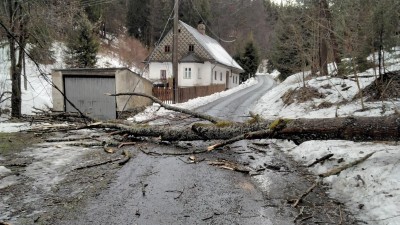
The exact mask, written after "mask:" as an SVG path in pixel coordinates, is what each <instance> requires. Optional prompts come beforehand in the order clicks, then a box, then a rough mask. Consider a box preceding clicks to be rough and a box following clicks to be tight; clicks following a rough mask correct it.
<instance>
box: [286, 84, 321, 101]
mask: <svg viewBox="0 0 400 225" xmlns="http://www.w3.org/2000/svg"><path fill="white" fill-rule="evenodd" d="M313 98H325V95H324V94H322V93H320V92H318V90H317V89H316V88H313V87H301V88H296V89H294V90H289V91H288V92H286V93H285V94H284V95H283V96H282V101H283V102H284V103H285V104H286V105H290V104H292V103H295V102H297V103H303V102H306V101H310V100H312V99H313Z"/></svg>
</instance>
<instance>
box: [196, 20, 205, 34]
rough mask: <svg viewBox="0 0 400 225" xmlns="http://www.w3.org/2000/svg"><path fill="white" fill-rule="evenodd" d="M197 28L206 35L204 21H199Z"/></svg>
mask: <svg viewBox="0 0 400 225" xmlns="http://www.w3.org/2000/svg"><path fill="white" fill-rule="evenodd" d="M197 30H198V31H199V32H200V34H202V35H206V25H204V23H203V22H202V21H200V22H199V23H198V25H197Z"/></svg>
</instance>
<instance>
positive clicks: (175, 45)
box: [172, 0, 179, 103]
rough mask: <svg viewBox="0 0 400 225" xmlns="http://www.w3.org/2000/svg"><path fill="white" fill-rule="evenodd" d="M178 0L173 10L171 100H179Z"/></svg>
mask: <svg viewBox="0 0 400 225" xmlns="http://www.w3.org/2000/svg"><path fill="white" fill-rule="evenodd" d="M178 16H179V0H175V10H174V35H173V47H172V48H173V49H172V70H173V71H172V73H173V100H174V103H178V102H179V94H178V90H179V89H178V24H179V18H178Z"/></svg>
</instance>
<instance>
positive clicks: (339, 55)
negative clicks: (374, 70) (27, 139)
mask: <svg viewBox="0 0 400 225" xmlns="http://www.w3.org/2000/svg"><path fill="white" fill-rule="evenodd" d="M175 2H176V1H173V0H157V1H156V0H100V1H94V0H71V1H62V0H34V1H19V0H5V1H3V2H2V4H1V5H0V28H1V29H0V40H2V41H1V42H0V45H1V46H6V45H8V46H9V47H10V48H9V49H10V51H9V52H10V53H9V55H10V59H11V69H10V74H11V76H10V77H11V80H12V83H13V86H15V87H18V86H20V83H21V76H20V75H21V71H22V66H21V65H22V63H23V59H24V58H25V57H29V58H30V59H32V60H34V61H35V62H37V63H40V64H51V63H52V62H53V61H54V57H53V55H52V54H53V52H52V49H51V46H52V43H53V42H55V41H59V42H63V43H65V45H66V47H67V50H66V51H67V55H68V57H67V59H66V63H67V64H68V65H69V66H70V67H94V66H95V63H96V54H97V53H98V51H101V50H102V49H107V48H113V46H115V43H118V41H117V40H121V39H124V40H125V42H124V45H122V46H119V48H118V51H117V54H120V55H123V57H124V58H125V59H126V61H129V62H130V63H131V64H132V65H135V66H137V67H138V68H144V67H145V65H143V63H142V62H143V61H144V60H145V59H146V57H147V56H148V54H149V52H151V50H152V49H153V48H154V46H156V45H157V43H158V42H159V41H160V39H161V38H162V37H163V36H164V35H166V33H167V32H168V31H169V30H170V29H171V27H172V17H173V9H174V6H176V4H175ZM399 12H400V2H399V1H397V0H296V1H290V0H288V1H280V2H279V1H278V3H277V2H276V1H270V0H252V1H248V0H196V1H195V0H180V1H179V19H180V20H182V21H185V22H186V23H188V24H190V25H192V26H196V25H197V23H198V22H200V21H201V22H203V23H205V24H206V28H207V31H206V32H207V34H208V35H209V36H210V37H212V38H214V39H216V40H218V41H219V42H220V43H221V45H223V46H224V47H225V48H226V49H227V51H228V52H229V53H230V54H231V55H233V56H234V59H236V60H237V61H238V62H239V64H241V66H242V67H243V68H244V69H245V70H246V74H243V75H247V74H254V73H255V71H256V70H257V68H258V65H259V63H260V62H261V59H267V60H268V70H270V71H272V70H274V69H277V70H278V71H279V72H280V73H281V75H280V79H281V80H284V79H285V78H286V77H287V76H288V75H290V74H293V73H295V72H301V71H303V72H304V71H307V70H311V71H312V73H313V74H319V75H327V74H328V64H329V63H331V62H335V64H334V65H335V69H334V71H335V74H336V75H338V76H341V75H344V74H355V75H356V74H357V73H358V72H360V71H363V70H365V69H366V68H370V67H371V65H372V64H373V63H372V60H367V56H369V55H371V54H372V53H374V54H372V55H373V58H374V59H375V61H378V63H377V66H379V67H380V68H381V69H380V70H379V72H380V73H384V72H385V62H384V54H385V52H391V51H395V50H396V48H394V47H395V46H398V45H399V31H400V26H399V24H400V15H399V14H400V13H399ZM20 49H22V51H18V50H20ZM12 93H13V94H12V102H13V103H15V104H13V105H14V106H15V107H16V108H13V109H14V110H13V111H15V112H16V114H14V116H17V115H18V111H20V110H18V105H20V99H18V98H19V97H18V96H20V94H19V90H18V88H13V90H12ZM1 94H2V96H5V95H6V93H1ZM3 98H4V97H3ZM0 101H1V99H0Z"/></svg>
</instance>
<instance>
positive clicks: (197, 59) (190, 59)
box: [179, 53, 204, 63]
mask: <svg viewBox="0 0 400 225" xmlns="http://www.w3.org/2000/svg"><path fill="white" fill-rule="evenodd" d="M179 62H195V63H204V59H202V58H200V57H199V56H198V55H196V54H195V53H189V54H188V55H186V56H184V57H183V58H182V59H181V60H179Z"/></svg>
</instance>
